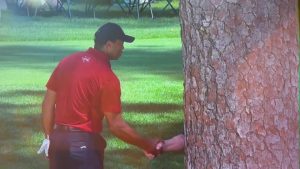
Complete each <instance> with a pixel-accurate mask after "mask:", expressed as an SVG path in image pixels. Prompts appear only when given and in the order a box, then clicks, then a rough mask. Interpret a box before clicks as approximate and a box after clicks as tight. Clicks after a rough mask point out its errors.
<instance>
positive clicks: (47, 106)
mask: <svg viewBox="0 0 300 169" xmlns="http://www.w3.org/2000/svg"><path fill="white" fill-rule="evenodd" d="M55 101H56V93H55V92H54V91H52V90H47V92H46V94H45V97H44V100H43V104H42V123H43V128H44V133H45V137H47V136H49V135H50V133H51V132H52V130H53V124H54V110H55Z"/></svg>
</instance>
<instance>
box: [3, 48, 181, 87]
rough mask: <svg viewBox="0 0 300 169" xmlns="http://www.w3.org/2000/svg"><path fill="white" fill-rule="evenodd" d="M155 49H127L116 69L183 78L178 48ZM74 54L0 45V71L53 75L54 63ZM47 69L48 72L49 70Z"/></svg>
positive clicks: (65, 50)
mask: <svg viewBox="0 0 300 169" xmlns="http://www.w3.org/2000/svg"><path fill="white" fill-rule="evenodd" d="M157 48H159V47H158V46H148V47H147V46H144V47H138V48H133V49H127V51H126V52H125V53H124V56H122V58H121V59H120V60H119V61H117V62H112V64H113V65H114V64H116V65H115V66H114V67H115V69H116V70H118V69H121V70H122V69H123V71H126V70H133V71H137V72H145V71H146V72H147V74H148V73H149V74H156V75H166V76H169V77H170V78H172V79H175V80H181V81H182V79H183V74H182V60H181V56H180V49H176V50H174V48H165V49H164V48H159V49H160V50H157ZM73 52H77V51H72V49H71V48H63V47H59V46H52V47H47V46H39V45H26V46H21V45H2V46H0V56H1V57H0V62H2V64H3V66H2V68H16V67H17V68H19V69H35V70H36V69H40V70H45V71H47V72H49V71H50V72H52V69H53V64H54V65H56V64H57V63H58V61H60V60H61V59H62V58H63V57H65V56H67V55H69V54H71V53H73ZM49 69H50V70H49Z"/></svg>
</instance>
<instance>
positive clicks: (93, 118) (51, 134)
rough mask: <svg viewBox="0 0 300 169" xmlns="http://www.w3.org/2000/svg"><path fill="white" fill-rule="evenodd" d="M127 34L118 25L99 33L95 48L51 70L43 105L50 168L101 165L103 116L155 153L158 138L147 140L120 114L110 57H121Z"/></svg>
mask: <svg viewBox="0 0 300 169" xmlns="http://www.w3.org/2000/svg"><path fill="white" fill-rule="evenodd" d="M133 41H134V37H132V36H128V35H125V33H124V32H123V30H122V28H121V27H120V26H119V25H117V24H115V23H107V24H104V25H103V26H101V27H100V28H99V29H98V31H97V32H96V33H95V45H94V48H90V49H88V50H87V51H85V52H77V53H74V54H71V55H70V56H68V57H66V58H64V59H63V60H62V61H61V62H60V63H59V64H58V66H57V67H56V68H55V70H54V72H53V73H52V75H51V77H50V79H49V81H48V83H47V85H46V87H47V91H46V94H45V98H44V101H43V104H42V123H43V127H44V133H45V140H44V141H43V143H42V146H41V148H40V149H39V151H38V153H42V152H45V154H46V156H48V150H49V160H50V161H49V163H50V168H51V169H102V168H103V156H104V149H105V146H106V142H105V140H104V139H103V137H102V136H101V135H100V133H101V131H102V120H103V119H104V118H105V119H106V120H107V122H108V125H109V129H110V131H111V132H112V133H113V134H114V135H115V136H117V137H118V138H120V139H121V140H123V141H125V142H127V143H129V144H133V145H135V146H137V147H139V148H141V149H143V150H144V151H146V152H148V153H152V154H156V153H158V152H157V150H156V148H155V147H156V144H157V142H158V140H155V139H145V138H143V137H141V136H140V135H139V134H138V133H137V132H136V131H135V130H134V129H133V128H131V127H130V126H129V125H128V124H127V123H126V122H125V121H124V120H123V118H122V113H121V100H120V96H121V91H120V82H119V79H118V77H117V76H116V75H115V74H114V72H113V71H112V69H111V66H110V60H117V59H119V58H120V56H121V55H122V52H123V49H124V46H123V43H124V42H129V43H131V42H133Z"/></svg>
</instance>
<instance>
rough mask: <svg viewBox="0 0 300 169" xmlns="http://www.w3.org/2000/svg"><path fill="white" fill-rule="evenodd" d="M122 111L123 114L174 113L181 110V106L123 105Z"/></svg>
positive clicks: (157, 104)
mask: <svg viewBox="0 0 300 169" xmlns="http://www.w3.org/2000/svg"><path fill="white" fill-rule="evenodd" d="M122 107H123V111H125V112H142V113H147V112H151V113H161V112H174V111H177V110H183V107H182V105H178V104H170V103H167V104H160V103H137V104H133V103H123V104H122Z"/></svg>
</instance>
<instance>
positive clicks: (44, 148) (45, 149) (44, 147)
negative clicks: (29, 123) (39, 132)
mask: <svg viewBox="0 0 300 169" xmlns="http://www.w3.org/2000/svg"><path fill="white" fill-rule="evenodd" d="M49 147H50V140H49V136H47V138H45V139H44V140H43V143H42V145H41V147H40V149H39V150H38V151H37V153H38V154H41V153H43V152H45V155H46V157H48V151H49Z"/></svg>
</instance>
